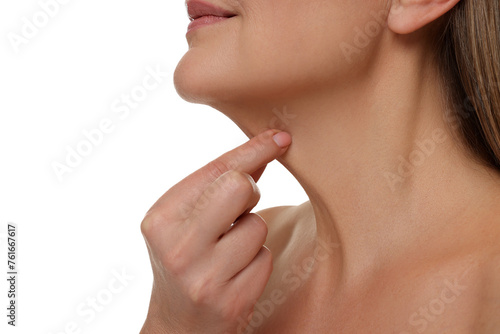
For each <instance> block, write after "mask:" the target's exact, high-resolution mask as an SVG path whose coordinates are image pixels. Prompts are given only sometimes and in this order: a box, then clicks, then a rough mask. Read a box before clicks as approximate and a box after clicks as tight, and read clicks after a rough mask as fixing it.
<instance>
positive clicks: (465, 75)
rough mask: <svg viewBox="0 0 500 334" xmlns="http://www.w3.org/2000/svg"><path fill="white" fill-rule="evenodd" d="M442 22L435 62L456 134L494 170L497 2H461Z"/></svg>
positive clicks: (498, 164)
mask: <svg viewBox="0 0 500 334" xmlns="http://www.w3.org/2000/svg"><path fill="white" fill-rule="evenodd" d="M444 20H445V22H444V30H443V34H442V35H441V36H440V39H439V42H438V48H437V52H438V62H439V66H440V67H441V70H442V71H443V73H444V78H445V80H446V87H447V88H448V89H447V91H448V92H449V95H450V101H449V102H451V103H452V104H451V105H452V106H453V108H452V111H453V112H454V113H455V116H456V117H455V119H457V120H458V129H459V131H460V132H461V134H462V137H463V139H464V142H465V143H466V145H467V146H468V147H469V148H470V149H471V150H472V152H474V153H475V154H476V156H477V157H479V158H480V159H481V160H482V161H483V162H484V163H486V164H487V165H489V166H492V167H494V168H496V169H497V170H500V4H499V1H498V0H461V1H460V2H459V3H458V4H457V5H456V6H455V7H454V8H453V9H452V10H451V11H450V12H449V13H448V15H447V16H446V17H445V18H444ZM464 109H467V110H468V111H469V112H463V111H464Z"/></svg>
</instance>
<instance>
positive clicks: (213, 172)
mask: <svg viewBox="0 0 500 334" xmlns="http://www.w3.org/2000/svg"><path fill="white" fill-rule="evenodd" d="M206 168H207V171H208V174H209V176H211V177H213V179H217V178H218V177H219V176H221V175H222V174H224V173H225V172H227V171H228V170H230V169H231V168H230V164H228V163H226V162H224V161H223V160H221V159H216V160H214V161H210V162H209V163H208V164H207V165H206Z"/></svg>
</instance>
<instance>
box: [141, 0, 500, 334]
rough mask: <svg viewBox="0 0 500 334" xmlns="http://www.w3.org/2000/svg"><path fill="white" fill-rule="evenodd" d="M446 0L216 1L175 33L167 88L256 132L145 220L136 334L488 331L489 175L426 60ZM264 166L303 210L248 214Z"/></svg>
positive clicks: (493, 273)
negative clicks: (198, 24) (178, 49)
mask: <svg viewBox="0 0 500 334" xmlns="http://www.w3.org/2000/svg"><path fill="white" fill-rule="evenodd" d="M457 2H458V0H412V1H410V0H394V1H387V0H379V1H361V0H349V1H345V0H307V1H306V0H293V1H292V0H272V1H270V0H233V1H213V2H212V3H214V4H216V5H218V6H219V7H223V8H225V9H227V10H229V11H232V12H234V13H236V14H237V16H235V17H233V18H231V19H228V20H225V21H222V22H220V23H218V24H215V25H211V26H208V27H203V28H201V29H197V30H195V31H192V32H191V33H189V34H188V35H187V40H188V44H189V51H188V52H187V53H186V55H185V56H184V57H183V58H182V60H181V61H180V62H179V65H178V67H177V70H176V73H175V84H176V89H177V91H178V93H179V94H180V95H181V96H182V97H183V98H185V99H186V100H188V101H191V102H196V103H204V104H207V105H210V106H212V107H214V108H216V109H217V110H219V111H221V112H222V113H224V114H225V115H227V116H228V117H229V118H231V119H232V120H233V121H234V122H235V123H236V124H237V125H238V126H239V127H240V128H241V130H242V131H244V132H245V134H247V135H248V137H249V138H253V139H252V140H251V141H249V142H248V143H247V144H245V145H244V146H243V147H240V148H237V149H235V150H234V151H232V152H230V153H228V155H226V156H223V157H221V158H219V159H217V160H215V161H214V162H212V163H211V164H209V165H207V166H205V167H204V168H202V169H200V170H199V171H197V172H196V173H194V174H193V175H190V176H189V177H188V178H186V179H185V180H183V181H181V182H180V183H179V184H178V185H176V186H175V187H174V188H172V189H171V190H169V191H168V192H167V193H166V194H165V195H164V196H163V197H162V198H160V200H159V201H158V202H157V203H156V204H155V205H154V206H153V207H152V209H151V210H150V211H149V212H148V215H146V218H145V219H144V221H143V223H142V225H141V226H142V231H143V234H144V236H145V239H146V242H147V244H148V249H149V252H150V256H151V259H152V265H153V273H154V279H155V284H154V287H153V294H152V299H151V305H150V309H149V313H148V318H147V320H146V322H145V325H144V328H143V332H144V333H183V332H186V331H187V332H190V333H196V332H200V333H202V332H203V333H211V332H213V333H224V332H227V333H332V332H333V333H366V332H370V333H422V332H425V333H495V332H498V331H500V243H499V242H498V241H499V240H500V221H499V219H498V217H499V216H500V206H499V205H498V203H499V201H500V174H499V172H498V171H495V170H492V169H490V168H488V167H486V166H484V165H483V164H481V163H480V162H479V161H477V160H476V159H474V157H473V156H472V155H471V154H470V152H468V151H467V149H465V148H464V146H463V145H462V144H461V140H460V137H459V135H458V134H457V133H456V130H457V123H458V119H457V118H451V117H448V116H449V107H448V106H446V105H445V104H444V103H443V94H442V90H441V87H442V78H441V77H440V75H439V73H438V71H437V66H436V64H435V63H434V61H433V58H432V56H431V55H432V51H433V45H432V42H431V41H432V37H433V36H434V35H435V34H436V23H437V21H438V20H439V19H440V17H442V16H443V15H445V14H446V13H447V12H448V11H449V10H450V9H451V8H452V7H453V6H454V5H456V3H457ZM372 13H385V15H383V19H382V20H381V19H380V16H378V18H377V19H374V18H373V16H372ZM374 22H375V23H374ZM377 24H378V29H377V28H376V26H377ZM367 27H368V28H367ZM370 27H371V29H373V30H372V35H371V37H369V38H368V39H367V40H365V43H364V44H363V47H357V49H356V52H355V53H348V55H347V56H346V52H345V49H344V51H342V48H341V46H342V45H343V46H345V45H346V44H349V45H350V46H356V45H358V46H360V45H361V44H359V43H358V44H356V41H358V42H359V40H357V39H356V38H357V37H356V35H357V33H358V32H359V30H358V29H363V30H364V29H369V28H370ZM368 31H370V30H368ZM375 31H376V33H374V32H375ZM358 38H359V36H358ZM351 50H352V49H351ZM455 108H457V110H458V111H459V112H460V117H469V116H470V115H468V114H467V112H468V111H467V105H466V104H464V105H463V106H455ZM270 128H272V129H275V130H273V132H269V131H268V132H263V131H265V130H266V129H270ZM278 130H283V131H286V133H288V134H290V135H291V140H292V143H291V144H290V143H289V142H290V138H288V137H286V135H282V136H284V137H283V138H281V139H282V140H283V141H284V143H285V144H286V145H285V147H284V148H280V147H279V146H277V144H276V143H275V142H274V141H272V140H271V133H274V132H276V131H278ZM282 133H283V132H282ZM259 134H260V135H259ZM288 144H290V145H289V146H288ZM274 158H277V159H278V161H279V162H281V163H282V164H283V165H284V166H285V167H286V168H287V169H288V170H289V171H290V172H291V173H292V174H293V175H294V176H295V178H296V179H297V180H298V181H299V182H300V184H301V185H302V187H303V188H304V190H305V191H306V193H307V195H308V197H309V199H310V200H309V201H307V202H305V203H304V204H302V205H300V206H294V207H277V208H270V209H267V210H263V211H260V212H259V213H258V215H254V214H249V212H250V210H251V208H253V206H254V205H255V204H256V202H257V201H258V190H257V188H256V185H255V183H254V181H255V182H256V181H257V180H258V178H259V176H260V175H261V173H262V172H263V171H264V168H265V164H266V163H267V162H269V161H271V160H273V159H274ZM214 166H216V168H214ZM228 171H229V172H228ZM250 175H251V176H252V177H251V178H250V177H248V176H250ZM224 180H225V181H224ZM227 181H229V182H227ZM224 184H232V185H233V186H232V187H224V186H223V185H224ZM193 189H195V190H193ZM207 189H209V190H207ZM204 193H205V194H212V195H211V196H208V197H206V196H205V197H204V196H203V195H202V194H204ZM167 199H168V200H167ZM180 203H189V204H188V206H187V208H186V209H185V210H180V211H179V208H178V207H179V205H180ZM235 207H237V208H238V209H234V210H233V209H230V210H229V208H235ZM197 208H198V209H197ZM228 210H229V211H231V213H230V214H224V215H223V216H222V217H221V214H222V212H227V211H228ZM200 217H203V218H200ZM238 217H239V218H240V219H239V222H238V224H237V225H236V228H234V229H232V230H230V231H229V232H227V233H225V231H227V229H228V228H229V227H230V225H231V223H232V222H233V221H235V220H237V218H238ZM245 217H251V218H245ZM186 221H188V222H189V224H186V223H185V222H186ZM193 222H194V223H193ZM266 223H267V224H266ZM252 224H253V225H252ZM200 229H201V231H202V232H204V233H200V232H199V231H200ZM212 230H213V231H212ZM209 231H212V232H211V233H209ZM221 235H222V237H220V236H221ZM266 235H267V237H266ZM264 243H265V245H266V246H267V247H268V249H269V250H267V249H265V248H262V245H263V244H264ZM223 244H224V245H226V246H219V245H223ZM221 248H222V249H224V250H226V251H217V250H218V249H221ZM228 249H230V251H227V250H228ZM238 254H242V255H238ZM227 263H233V264H234V265H235V266H234V267H232V268H229V267H228V265H227ZM235 268H236V269H235ZM240 270H241V271H240ZM242 277H243V278H242ZM235 282H238V283H235ZM200 296H201V297H200ZM257 299H258V302H257V304H255V302H256V300H257ZM173 301H175V302H173ZM173 304H175V307H172V306H171V305H173ZM227 305H230V306H231V307H230V308H229V309H228V308H227ZM254 306H256V307H255V312H254V313H253V318H251V322H250V323H248V320H245V319H250V318H249V316H250V313H251V312H252V309H253V308H254Z"/></svg>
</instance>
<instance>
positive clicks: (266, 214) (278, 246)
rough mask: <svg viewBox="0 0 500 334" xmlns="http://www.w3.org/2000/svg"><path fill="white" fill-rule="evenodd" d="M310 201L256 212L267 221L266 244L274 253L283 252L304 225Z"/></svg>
mask: <svg viewBox="0 0 500 334" xmlns="http://www.w3.org/2000/svg"><path fill="white" fill-rule="evenodd" d="M309 206H310V202H309V201H307V202H304V203H302V204H300V205H287V206H276V207H271V208H267V209H264V210H260V211H258V212H256V213H257V214H258V215H260V216H261V217H262V218H263V219H264V220H265V221H266V223H267V226H268V235H267V240H266V246H267V247H268V248H269V249H270V250H271V252H272V253H273V254H274V255H278V254H280V253H282V252H283V250H284V249H285V248H287V246H288V245H289V244H291V243H292V241H293V236H294V234H296V232H297V230H298V229H300V228H301V227H303V226H304V224H303V222H304V221H305V219H307V217H308V212H309V210H308V209H309Z"/></svg>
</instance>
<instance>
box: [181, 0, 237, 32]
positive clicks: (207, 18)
mask: <svg viewBox="0 0 500 334" xmlns="http://www.w3.org/2000/svg"><path fill="white" fill-rule="evenodd" d="M186 7H187V11H188V15H189V19H190V20H191V23H190V24H189V26H188V31H187V33H190V32H191V31H193V30H195V29H197V28H200V27H203V26H206V25H210V24H213V23H217V22H220V21H223V20H226V19H229V18H231V17H233V16H236V14H235V13H232V12H230V11H228V10H225V9H222V8H220V7H217V6H215V5H212V4H210V3H208V2H203V1H199V0H188V1H187V2H186Z"/></svg>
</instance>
